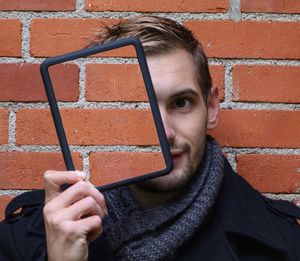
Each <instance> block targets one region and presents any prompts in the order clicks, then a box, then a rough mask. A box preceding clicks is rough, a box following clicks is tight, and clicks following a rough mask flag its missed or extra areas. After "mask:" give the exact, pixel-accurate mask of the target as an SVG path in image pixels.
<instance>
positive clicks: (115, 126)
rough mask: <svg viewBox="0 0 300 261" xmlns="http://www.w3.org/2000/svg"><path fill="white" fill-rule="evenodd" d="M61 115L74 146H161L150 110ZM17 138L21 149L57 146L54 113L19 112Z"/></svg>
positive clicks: (85, 111) (66, 112)
mask: <svg viewBox="0 0 300 261" xmlns="http://www.w3.org/2000/svg"><path fill="white" fill-rule="evenodd" d="M61 115H62V119H63V122H64V125H65V131H66V133H67V137H69V138H68V139H69V143H70V144H74V145H75V144H76V145H126V144H127V145H155V144H157V143H158V142H157V135H156V130H155V128H154V125H153V121H152V115H151V113H150V111H149V110H138V109H136V110H134V109H63V110H61ZM16 137H17V138H16V142H17V144H18V145H21V144H28V145H29V144H31V145H33V144H45V145H50V144H57V138H56V134H55V131H54V126H53V122H52V119H51V116H50V111H49V110H47V109H22V110H19V111H18V112H17V134H16Z"/></svg>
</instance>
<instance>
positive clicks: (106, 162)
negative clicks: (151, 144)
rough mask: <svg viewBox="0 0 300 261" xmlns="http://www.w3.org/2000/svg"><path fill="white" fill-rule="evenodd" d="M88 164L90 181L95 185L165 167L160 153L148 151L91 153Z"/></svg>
mask: <svg viewBox="0 0 300 261" xmlns="http://www.w3.org/2000/svg"><path fill="white" fill-rule="evenodd" d="M90 165H91V182H92V183H93V184H94V185H96V186H100V185H106V184H110V183H113V182H117V181H121V180H124V179H128V178H133V177H137V176H141V175H144V174H149V173H151V172H154V171H158V170H161V169H164V168H165V164H164V161H163V156H162V154H160V153H149V152H148V153H147V152H144V153H143V152H102V153H100V152H99V153H92V154H91V158H90Z"/></svg>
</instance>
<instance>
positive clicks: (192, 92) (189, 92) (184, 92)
mask: <svg viewBox="0 0 300 261" xmlns="http://www.w3.org/2000/svg"><path fill="white" fill-rule="evenodd" d="M184 95H191V96H199V93H198V92H196V91H195V90H193V89H191V88H186V89H184V90H181V91H179V92H176V93H174V94H172V95H171V96H170V98H176V97H180V96H184Z"/></svg>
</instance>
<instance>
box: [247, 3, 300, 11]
mask: <svg viewBox="0 0 300 261" xmlns="http://www.w3.org/2000/svg"><path fill="white" fill-rule="evenodd" d="M241 11H242V12H245V13H250V12H263V13H290V14H299V13H300V2H299V1H298V0H284V1H283V0H263V1H261V0H241Z"/></svg>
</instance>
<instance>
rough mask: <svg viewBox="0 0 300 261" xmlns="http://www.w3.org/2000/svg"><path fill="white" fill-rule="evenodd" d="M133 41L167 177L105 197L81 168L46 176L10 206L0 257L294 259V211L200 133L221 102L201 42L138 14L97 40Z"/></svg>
mask: <svg viewBox="0 0 300 261" xmlns="http://www.w3.org/2000/svg"><path fill="white" fill-rule="evenodd" d="M131 36H134V37H137V38H138V39H140V41H141V42H142V44H143V46H144V49H145V53H146V56H147V62H148V66H149V70H150V73H151V77H152V81H153V85H154V88H155V92H156V95H157V99H158V104H159V109H160V113H161V115H162V119H163V123H164V127H165V131H166V135H167V138H168V141H169V144H170V148H171V154H172V158H173V163H174V169H173V171H172V172H171V173H170V174H169V175H167V176H164V177H160V178H157V179H153V180H149V181H146V182H143V183H140V184H135V185H131V186H129V187H122V188H119V189H115V190H112V191H109V192H105V193H104V195H103V194H101V193H100V192H99V191H98V190H96V189H95V188H94V187H93V186H91V185H90V184H89V183H87V182H84V181H83V180H84V178H85V175H84V173H82V172H79V171H74V172H63V171H62V172H56V171H47V172H46V173H45V175H44V180H45V198H44V196H43V193H42V192H35V193H29V194H25V195H23V196H21V197H19V198H18V199H16V200H14V201H13V203H11V205H10V206H9V208H8V210H7V218H6V221H5V222H3V223H2V224H1V226H0V233H1V234H0V238H1V239H0V254H1V260H39V259H40V260H43V259H45V258H48V260H51V261H56V260H70V261H71V260H72V261H73V260H214V261H216V260H222V261H224V260H300V248H299V242H300V228H299V226H298V224H297V222H296V221H297V220H296V218H297V217H298V218H299V217H300V210H299V209H298V208H297V207H296V206H294V205H292V204H290V203H287V202H283V201H279V202H272V201H270V200H268V199H266V198H264V197H262V196H261V195H260V194H259V193H258V192H257V191H256V190H254V189H253V188H252V187H251V186H250V185H249V184H248V183H247V182H246V181H245V180H243V179H242V178H241V177H239V176H238V175H236V174H235V173H234V172H233V171H232V169H231V167H230V166H229V164H228V162H227V161H226V159H224V157H223V156H222V152H221V149H220V147H219V146H218V144H217V142H216V141H215V140H213V139H212V138H211V137H208V136H207V135H206V132H207V130H208V129H214V128H215V127H216V126H217V123H218V116H219V100H218V91H217V89H216V88H215V87H213V86H212V81H211V77H210V74H209V70H208V64H207V58H206V56H205V54H204V52H203V49H202V47H201V45H200V44H199V42H198V41H197V40H195V38H194V37H193V35H192V33H191V32H190V31H188V30H187V29H186V28H184V27H182V26H181V25H179V24H177V23H175V22H174V21H172V20H169V19H165V18H159V17H153V16H142V17H136V18H132V19H128V20H124V21H121V22H120V23H119V24H117V25H114V26H112V27H107V28H103V29H102V31H101V32H100V35H99V38H98V39H97V40H96V41H95V44H102V43H105V42H109V41H114V40H117V39H120V38H126V37H131ZM65 183H68V184H70V185H72V186H70V187H69V188H68V189H67V190H65V191H63V192H62V191H61V190H60V186H61V185H62V184H65ZM20 207H23V209H22V211H21V212H20V213H19V214H17V215H13V214H12V213H13V211H14V210H16V209H18V208H20Z"/></svg>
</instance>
